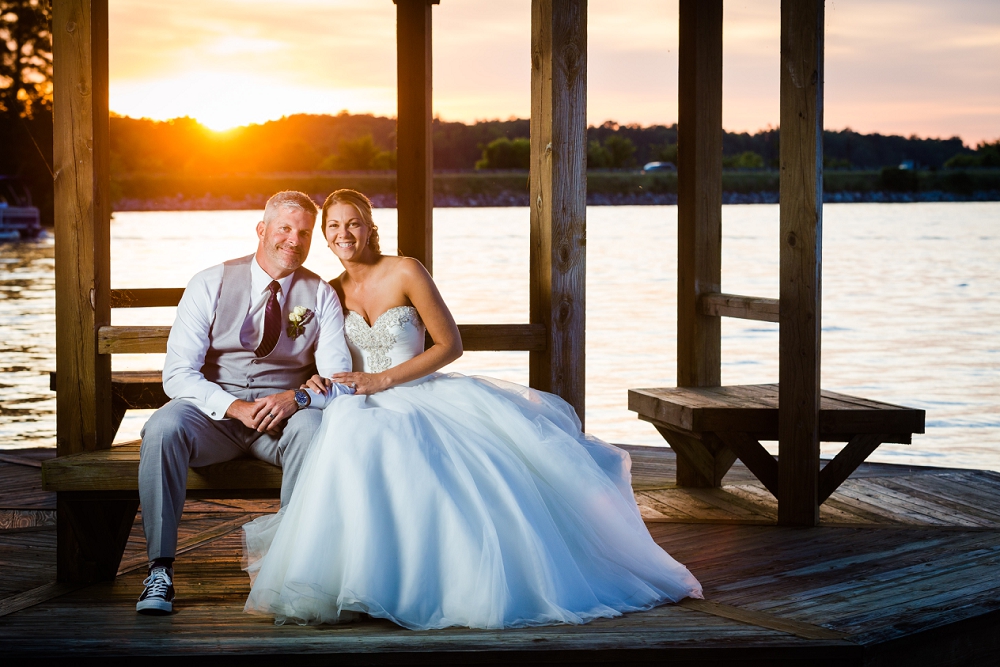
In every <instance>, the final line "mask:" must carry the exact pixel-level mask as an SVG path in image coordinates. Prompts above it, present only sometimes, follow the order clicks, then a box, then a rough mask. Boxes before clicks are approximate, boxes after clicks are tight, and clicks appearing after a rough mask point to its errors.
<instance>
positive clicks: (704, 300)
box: [698, 292, 778, 322]
mask: <svg viewBox="0 0 1000 667" xmlns="http://www.w3.org/2000/svg"><path fill="white" fill-rule="evenodd" d="M698 312H699V313H700V314H701V315H710V316H712V317H736V318H739V319H743V320H758V321H760V322H777V321H778V300H777V299H764V298H761V297H756V296H740V295H738V294H720V293H718V292H711V293H708V294H702V295H701V297H699V299H698Z"/></svg>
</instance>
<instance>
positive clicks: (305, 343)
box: [136, 191, 351, 614]
mask: <svg viewBox="0 0 1000 667" xmlns="http://www.w3.org/2000/svg"><path fill="white" fill-rule="evenodd" d="M317 213H318V210H317V208H316V205H315V204H314V203H313V201H312V200H311V199H310V198H309V197H308V196H306V195H304V194H302V193H301V192H290V191H289V192H279V193H278V194H276V195H274V196H273V197H271V199H270V200H269V201H268V202H267V206H266V207H265V209H264V219H263V220H262V221H261V222H259V223H258V224H257V239H258V243H257V252H256V253H255V254H253V255H249V256H247V257H242V258H240V259H234V260H230V261H228V262H224V263H223V264H219V265H217V266H213V267H211V268H209V269H206V270H204V271H202V272H200V273H198V274H197V275H196V276H195V277H194V278H192V279H191V282H190V283H188V286H187V289H185V291H184V296H183V298H182V299H181V301H180V303H179V304H178V306H177V318H176V320H175V322H174V326H173V327H172V328H171V330H170V338H169V339H168V341H167V356H166V360H165V362H164V366H163V389H164V391H165V392H166V394H167V395H168V396H170V398H171V401H170V402H169V403H167V404H166V405H165V406H163V407H162V408H160V409H159V410H157V411H156V412H155V413H154V414H153V416H152V417H150V418H149V421H148V422H146V425H145V427H143V430H142V450H141V456H140V461H139V499H140V501H141V503H142V524H143V530H144V531H145V533H146V549H147V552H148V556H149V560H150V566H149V576H148V577H147V578H146V580H145V581H144V582H143V583H144V584H145V590H144V591H143V593H142V596H141V597H140V598H139V602H138V603H137V604H136V610H137V611H139V612H141V613H147V614H167V613H170V612H171V611H172V610H173V597H174V589H173V561H174V556H175V554H176V549H177V523H178V521H179V520H180V516H181V512H182V510H183V509H184V497H185V490H186V487H187V471H188V467H189V466H204V465H210V464H213V463H220V462H222V461H229V460H231V459H235V458H239V457H243V456H248V455H249V456H254V457H256V458H258V459H261V460H264V461H267V462H268V463H271V464H273V465H276V466H279V467H281V468H282V474H283V477H282V482H281V504H282V506H284V505H285V504H286V503H287V502H288V500H289V498H290V497H291V494H292V489H293V487H294V486H295V479H296V477H297V476H298V473H299V468H300V466H301V465H302V462H303V459H304V458H305V456H306V451H307V449H308V445H309V443H310V442H311V440H312V436H313V434H314V433H315V432H316V431H317V429H318V428H319V425H320V422H321V420H322V411H321V410H317V409H311V410H310V409H308V408H309V404H310V402H311V397H310V394H309V393H308V392H306V391H302V390H299V389H297V388H298V387H300V386H301V385H302V384H303V383H304V382H305V381H306V380H308V379H309V378H310V377H312V376H313V374H315V373H317V372H318V373H319V374H321V375H322V376H324V377H330V376H331V375H333V374H334V373H339V372H343V371H350V370H351V354H350V352H349V351H348V349H347V343H346V342H345V340H344V315H343V311H342V310H341V305H340V299H339V298H338V297H337V293H336V292H335V291H334V290H333V288H332V287H330V285H329V284H328V283H326V282H324V281H323V280H321V279H320V278H319V276H317V275H316V274H314V273H312V272H311V271H308V270H306V269H304V268H302V263H303V262H304V261H305V259H306V256H307V255H308V254H309V245H310V242H311V241H312V233H313V228H314V227H315V225H316V215H317ZM331 389H332V391H333V392H335V393H348V392H349V391H350V390H349V389H348V388H346V387H343V386H341V385H334V386H333V387H332V388H331ZM324 402H325V401H324Z"/></svg>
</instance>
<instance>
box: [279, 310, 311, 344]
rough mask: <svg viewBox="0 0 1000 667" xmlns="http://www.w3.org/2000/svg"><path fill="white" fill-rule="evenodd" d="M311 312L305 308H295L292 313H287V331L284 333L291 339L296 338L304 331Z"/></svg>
mask: <svg viewBox="0 0 1000 667" xmlns="http://www.w3.org/2000/svg"><path fill="white" fill-rule="evenodd" d="M312 316H313V311H311V310H309V309H308V308H306V307H305V306H295V307H294V308H292V312H290V313H288V329H287V330H286V332H285V333H287V334H288V337H289V338H291V339H293V340H294V339H295V338H298V337H299V336H301V335H302V334H304V333H305V331H306V323H307V322H309V320H311V319H312Z"/></svg>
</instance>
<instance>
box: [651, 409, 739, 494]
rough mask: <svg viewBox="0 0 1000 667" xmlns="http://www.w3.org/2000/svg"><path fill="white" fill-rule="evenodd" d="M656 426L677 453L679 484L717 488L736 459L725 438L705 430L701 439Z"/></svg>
mask: <svg viewBox="0 0 1000 667" xmlns="http://www.w3.org/2000/svg"><path fill="white" fill-rule="evenodd" d="M653 426H656V430H657V431H659V432H660V435H662V436H663V439H664V440H666V441H667V444H669V445H670V448H671V449H672V450H674V453H675V454H676V455H677V486H688V487H695V488H703V489H705V488H709V489H710V488H714V487H719V486H722V478H723V477H725V475H726V473H727V472H728V471H729V469H730V468H731V467H732V466H733V463H735V462H736V454H735V453H733V451H732V450H731V449H729V448H728V447H727V446H726V445H725V444H724V443H723V442H722V441H721V440H719V439H718V438H715V437H711V434H709V433H705V434H702V435H703V437H702V438H701V439H698V438H695V437H694V436H692V435H687V434H684V433H679V432H677V431H673V430H671V429H667V428H663V427H662V426H657V425H656V424H653Z"/></svg>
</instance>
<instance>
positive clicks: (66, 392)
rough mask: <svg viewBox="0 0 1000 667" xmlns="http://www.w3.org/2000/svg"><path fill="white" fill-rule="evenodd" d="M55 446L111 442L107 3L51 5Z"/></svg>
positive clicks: (89, 0)
mask: <svg viewBox="0 0 1000 667" xmlns="http://www.w3.org/2000/svg"><path fill="white" fill-rule="evenodd" d="M52 11H53V16H52V52H53V57H54V62H55V65H54V67H53V118H54V144H53V160H54V167H55V169H54V171H55V184H54V185H55V237H56V245H55V271H56V366H57V368H58V370H59V375H58V378H57V382H58V385H57V388H58V394H57V397H56V443H57V447H58V451H59V455H60V456H65V455H67V454H75V453H77V452H81V451H90V450H95V449H102V448H106V447H110V446H111V441H112V439H113V438H114V429H113V428H112V426H113V418H112V411H111V401H110V397H111V359H110V358H109V357H106V356H103V355H102V354H101V353H100V352H99V351H98V349H97V330H98V329H99V328H100V327H101V326H105V325H108V324H110V323H111V303H110V298H109V297H110V278H111V258H110V249H111V200H110V192H109V189H110V172H109V164H110V143H109V136H108V127H109V126H108V123H109V121H108V6H107V2H106V0H67V1H66V2H57V3H54V4H53V8H52Z"/></svg>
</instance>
